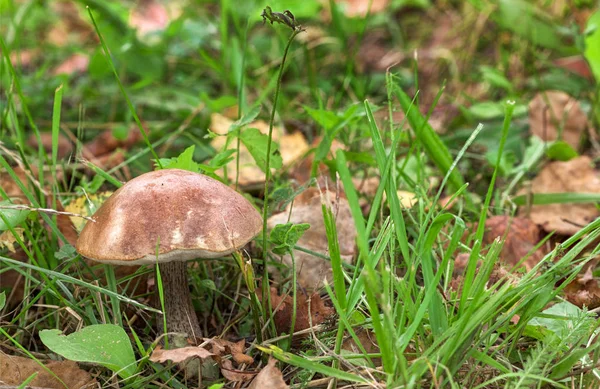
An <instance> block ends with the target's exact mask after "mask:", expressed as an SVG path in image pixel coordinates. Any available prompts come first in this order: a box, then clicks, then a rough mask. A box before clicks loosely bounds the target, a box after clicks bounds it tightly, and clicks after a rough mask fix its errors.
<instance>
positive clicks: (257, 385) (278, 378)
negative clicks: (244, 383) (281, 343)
mask: <svg viewBox="0 0 600 389" xmlns="http://www.w3.org/2000/svg"><path fill="white" fill-rule="evenodd" d="M276 363H277V360H276V359H275V358H269V362H267V366H265V367H264V369H262V370H261V371H260V373H258V375H257V376H256V378H254V381H252V383H251V384H250V386H249V387H248V389H263V388H269V389H289V386H288V385H287V384H286V383H285V381H284V380H283V374H282V373H281V370H279V368H277V366H276Z"/></svg>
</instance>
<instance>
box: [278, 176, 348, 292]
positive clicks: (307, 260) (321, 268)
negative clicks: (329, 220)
mask: <svg viewBox="0 0 600 389" xmlns="http://www.w3.org/2000/svg"><path fill="white" fill-rule="evenodd" d="M323 198H324V199H325V200H324V201H326V203H328V204H329V206H330V207H331V209H332V210H333V214H334V216H335V218H336V227H337V233H338V242H339V247H340V253H341V256H342V260H344V261H345V262H347V263H351V262H352V261H353V258H354V253H355V239H356V228H355V226H354V220H353V219H352V213H351V211H350V204H349V203H348V200H346V199H345V198H343V197H341V196H340V197H339V198H337V199H336V194H335V193H334V192H330V191H326V192H324V193H323ZM321 204H322V198H321V195H320V193H319V191H318V190H317V189H316V188H309V189H307V190H305V191H304V192H303V193H302V194H301V195H300V196H298V197H296V200H295V201H294V203H293V204H290V205H289V206H288V208H287V210H286V211H285V212H282V213H279V214H276V215H273V216H271V217H270V218H269V220H268V222H267V224H268V227H269V228H273V227H275V226H276V225H277V224H285V223H295V224H298V223H308V224H310V229H308V230H307V231H306V232H305V233H304V235H303V236H302V237H301V238H300V240H299V241H298V246H301V247H304V248H307V249H309V250H312V251H315V252H317V253H320V254H325V255H327V254H328V251H329V245H328V243H327V234H326V232H325V224H324V223H323V214H322V210H321ZM290 209H291V215H290ZM294 258H295V261H296V272H297V274H298V279H297V280H298V283H299V284H300V285H301V286H302V287H303V288H306V289H308V290H314V289H318V288H320V287H321V286H322V285H323V280H324V279H327V280H328V281H329V283H331V281H332V280H333V274H332V271H331V262H329V261H327V260H325V259H321V258H318V257H315V256H313V255H311V254H307V253H305V252H303V251H298V250H294ZM282 262H283V263H284V264H286V265H287V266H289V267H291V266H292V258H291V256H290V255H289V254H286V255H283V256H282ZM275 275H277V274H275Z"/></svg>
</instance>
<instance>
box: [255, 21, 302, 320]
mask: <svg viewBox="0 0 600 389" xmlns="http://www.w3.org/2000/svg"><path fill="white" fill-rule="evenodd" d="M302 31H303V30H294V31H293V32H292V35H291V36H290V39H289V40H288V42H287V45H286V46H285V50H284V52H283V58H282V59H281V64H280V65H279V76H278V77H277V87H276V88H275V96H274V98H273V109H272V110H271V118H270V120H269V139H268V141H267V158H266V161H265V190H264V202H263V212H262V213H263V214H262V217H263V236H262V238H263V239H262V240H263V282H262V295H263V304H264V307H265V309H264V312H265V314H267V313H268V312H269V310H268V309H267V308H268V307H269V305H270V303H269V283H268V282H266V281H267V280H268V279H269V271H268V268H267V260H268V250H267V237H268V234H267V216H268V213H269V181H270V180H271V169H270V163H271V144H272V143H273V122H274V121H275V111H276V110H277V100H278V99H279V90H280V88H281V79H282V78H283V70H284V68H285V59H286V58H287V54H288V51H289V49H290V46H291V45H292V41H293V40H294V38H295V37H296V35H298V34H299V33H300V32H302Z"/></svg>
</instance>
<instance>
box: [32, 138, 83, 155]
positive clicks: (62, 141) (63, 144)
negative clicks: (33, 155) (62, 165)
mask: <svg viewBox="0 0 600 389" xmlns="http://www.w3.org/2000/svg"><path fill="white" fill-rule="evenodd" d="M40 141H41V143H42V148H43V149H44V150H45V151H46V153H48V154H50V153H51V152H52V133H51V132H40ZM27 145H28V146H30V147H32V148H34V149H36V150H37V148H38V145H39V142H38V139H37V137H36V136H35V134H32V135H31V136H29V138H28V139H27ZM57 152H58V153H57V154H58V158H65V157H67V156H69V154H71V153H72V152H73V144H72V143H71V141H70V140H69V138H67V137H66V136H64V135H63V134H60V133H59V134H58V145H57Z"/></svg>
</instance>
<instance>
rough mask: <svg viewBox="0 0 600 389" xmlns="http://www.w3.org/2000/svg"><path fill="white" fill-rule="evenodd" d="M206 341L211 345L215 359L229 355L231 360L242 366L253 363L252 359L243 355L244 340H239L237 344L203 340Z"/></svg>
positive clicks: (222, 340)
mask: <svg viewBox="0 0 600 389" xmlns="http://www.w3.org/2000/svg"><path fill="white" fill-rule="evenodd" d="M204 340H205V341H208V342H209V344H211V345H212V352H213V354H214V355H215V356H217V357H223V356H226V355H231V356H232V357H233V360H234V361H235V362H236V363H238V364H242V363H245V364H247V365H250V364H252V363H254V358H252V357H251V356H249V355H246V354H244V351H245V349H246V341H245V340H244V339H241V340H239V341H238V342H230V341H228V340H225V339H217V338H213V339H204Z"/></svg>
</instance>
